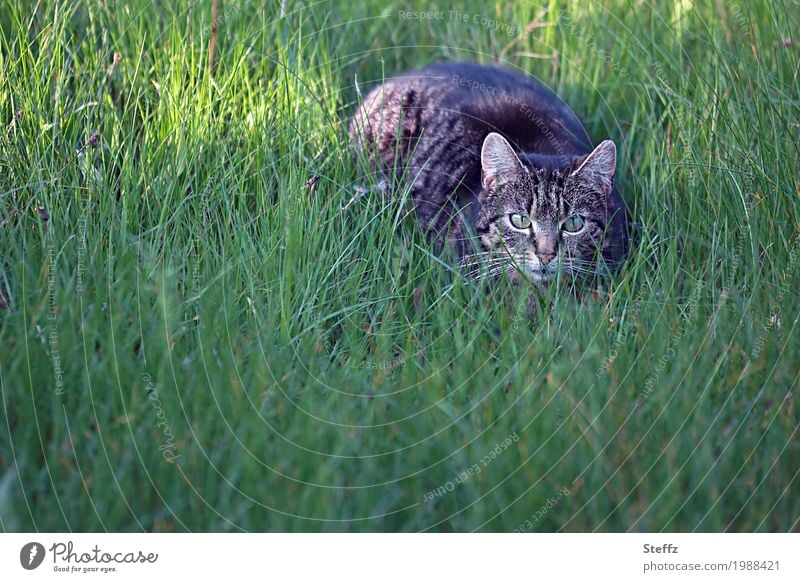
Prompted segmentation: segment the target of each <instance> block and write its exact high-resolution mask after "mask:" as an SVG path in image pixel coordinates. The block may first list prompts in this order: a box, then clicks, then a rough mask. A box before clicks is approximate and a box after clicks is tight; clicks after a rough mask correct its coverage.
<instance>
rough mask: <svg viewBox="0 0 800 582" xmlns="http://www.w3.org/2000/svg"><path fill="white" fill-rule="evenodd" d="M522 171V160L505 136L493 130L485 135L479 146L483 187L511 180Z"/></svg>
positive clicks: (516, 178) (495, 185) (515, 178)
mask: <svg viewBox="0 0 800 582" xmlns="http://www.w3.org/2000/svg"><path fill="white" fill-rule="evenodd" d="M524 172H525V168H524V167H523V165H522V162H520V161H519V158H518V157H517V154H515V153H514V148H512V147H511V144H510V143H508V141H507V140H506V138H504V137H503V136H502V135H500V134H499V133H494V132H492V133H490V134H489V135H487V136H486V139H484V140H483V147H482V148H481V175H482V177H483V187H484V188H489V187H497V186H502V185H503V184H505V183H507V182H513V181H515V180H518V179H519V178H520V177H521V176H522V175H523V173H524Z"/></svg>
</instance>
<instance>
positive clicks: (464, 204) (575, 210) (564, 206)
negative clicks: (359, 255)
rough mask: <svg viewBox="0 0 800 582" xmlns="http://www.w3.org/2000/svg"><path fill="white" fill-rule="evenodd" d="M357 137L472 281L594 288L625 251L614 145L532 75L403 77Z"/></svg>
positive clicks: (446, 71)
mask: <svg viewBox="0 0 800 582" xmlns="http://www.w3.org/2000/svg"><path fill="white" fill-rule="evenodd" d="M350 135H351V138H352V140H353V144H354V146H355V147H356V149H357V150H360V151H362V152H363V153H365V154H366V155H367V156H368V157H369V159H370V162H371V165H372V167H373V169H374V170H375V171H379V172H381V173H382V174H383V175H384V176H386V177H387V178H388V179H389V183H390V185H391V186H390V188H392V189H393V190H395V189H396V188H397V187H399V186H402V185H407V186H408V187H409V188H410V194H411V197H412V200H413V202H414V208H415V214H416V216H417V219H418V221H419V222H420V224H421V225H422V227H423V228H425V229H426V230H427V231H428V232H429V233H431V235H432V236H433V238H434V239H435V240H437V241H439V242H442V241H451V242H453V243H454V244H455V246H456V249H457V250H458V252H459V254H460V260H461V264H462V265H463V266H465V267H466V268H467V269H468V272H469V273H470V274H471V275H475V276H481V275H484V276H492V277H495V276H499V275H500V274H502V273H504V272H505V273H508V275H509V277H511V279H512V280H514V281H519V280H520V279H521V278H522V277H524V278H527V279H528V280H530V281H533V282H535V283H540V284H545V283H547V282H548V281H551V280H552V279H553V278H554V277H555V276H556V274H557V273H559V272H560V273H561V274H562V275H568V276H569V279H570V280H573V281H575V280H578V281H583V282H585V281H586V280H587V279H591V280H596V278H597V277H598V276H599V275H602V274H603V273H608V272H611V271H613V270H614V269H615V268H616V267H617V266H618V265H619V263H620V262H621V260H622V259H623V257H624V256H625V254H626V252H627V247H628V238H627V213H626V211H625V207H624V205H623V204H622V201H621V199H620V197H619V193H618V192H617V189H616V187H615V185H614V170H615V168H616V147H615V145H614V143H613V142H612V141H608V140H606V141H603V142H602V143H600V144H599V145H598V146H597V147H595V148H592V147H591V146H590V141H589V138H588V136H587V134H586V131H585V130H584V128H583V126H582V125H581V123H580V121H579V120H578V118H577V117H576V116H575V114H574V113H573V112H572V111H571V110H570V108H569V107H568V106H567V105H566V104H565V103H564V102H563V101H561V100H560V99H559V98H558V96H556V94H555V93H553V92H552V91H551V90H550V89H548V88H547V87H546V86H544V85H543V84H542V83H540V82H539V81H537V80H536V79H534V78H532V77H528V76H525V75H522V74H519V73H516V72H513V71H511V70H507V69H503V68H499V67H494V66H485V65H478V64H474V63H448V64H436V65H433V66H430V67H428V68H425V69H422V70H419V71H413V72H410V73H405V74H403V75H400V76H397V77H393V78H390V79H388V80H386V81H385V82H384V83H383V84H382V85H380V86H378V87H377V88H375V89H374V90H373V91H372V92H371V93H369V95H368V96H367V98H366V99H365V100H364V102H363V105H362V106H361V107H359V109H358V111H357V112H356V114H355V115H354V117H353V120H352V121H351V124H350Z"/></svg>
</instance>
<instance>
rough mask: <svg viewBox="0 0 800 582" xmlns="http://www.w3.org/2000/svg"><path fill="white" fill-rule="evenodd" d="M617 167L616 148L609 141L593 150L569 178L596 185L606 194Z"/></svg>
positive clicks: (609, 189)
mask: <svg viewBox="0 0 800 582" xmlns="http://www.w3.org/2000/svg"><path fill="white" fill-rule="evenodd" d="M616 167H617V146H615V145H614V142H613V141H611V140H610V139H607V140H605V141H604V142H602V143H601V144H600V145H599V146H597V147H596V148H594V151H593V152H592V153H590V154H589V155H588V156H586V158H585V159H584V160H583V162H582V163H581V164H580V165H579V166H578V169H577V170H575V171H574V172H572V174H571V176H572V177H575V178H579V179H581V180H585V181H586V182H589V183H592V184H597V185H598V186H600V187H601V188H602V190H603V192H605V193H606V194H608V193H609V192H611V184H612V182H613V179H614V170H615V169H616Z"/></svg>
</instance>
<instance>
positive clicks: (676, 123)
mask: <svg viewBox="0 0 800 582" xmlns="http://www.w3.org/2000/svg"><path fill="white" fill-rule="evenodd" d="M178 4H180V7H176V5H178ZM262 4H263V5H262ZM281 4H284V7H283V10H284V12H283V13H281V10H282V8H281ZM420 10H432V11H433V12H432V13H431V14H423V15H419V14H414V12H415V11H420ZM212 23H216V37H215V47H214V54H213V59H212V62H213V66H212V68H209V43H210V39H211V37H212V29H213V28H214V27H212ZM799 30H800V8H799V7H798V4H797V2H793V1H790V0H757V1H752V2H751V1H744V0H740V1H738V2H737V0H734V1H733V2H711V1H704V0H695V1H694V2H693V1H691V0H675V1H657V2H653V3H651V2H646V1H645V2H641V1H638V0H607V1H604V2H600V1H598V0H593V1H591V2H583V1H578V0H574V1H571V2H566V1H561V0H551V1H550V2H549V3H544V2H541V1H539V2H504V3H487V2H469V3H460V6H459V8H458V10H457V12H456V11H455V10H454V8H453V7H452V5H450V4H443V5H442V7H440V8H436V7H434V6H433V5H432V4H431V3H430V2H422V1H404V2H396V1H393V0H383V1H367V2H362V3H359V2H354V3H345V2H328V1H321V2H311V1H298V2H292V1H289V2H283V3H281V2H266V3H262V2H254V1H245V0H242V1H241V2H239V1H236V0H226V1H225V2H224V3H220V6H219V7H218V12H217V15H216V20H214V17H213V16H212V0H198V1H196V2H184V1H182V2H175V3H172V2H159V3H154V2H150V1H149V0H148V1H145V0H127V1H119V2H117V1H113V0H80V1H79V0H68V1H63V0H52V1H40V2H34V3H31V2H29V1H28V0H4V1H3V3H2V5H0V293H1V294H2V299H1V300H0V302H2V304H3V307H2V309H0V528H2V530H4V531H18V530H45V531H70V530H72V531H86V530H88V531H103V530H109V531H142V530H147V531H202V530H210V531H239V530H247V531H420V530H425V531H474V530H478V531H514V530H524V531H800V476H799V475H798V473H799V472H800V438H798V432H797V430H798V426H800V405H798V402H797V387H798V375H799V374H800V356H798V354H799V353H800V330H799V329H798V318H799V317H800V297H799V296H798V293H797V289H798V285H800V178H799V177H798V167H799V166H800V164H799V162H798V158H800V155H799V154H800V146H799V145H798V142H799V141H800V140H799V139H798V138H799V137H800V126H799V125H798V124H799V123H800V91H799V90H798V87H799V85H798V82H799V81H798V77H799V76H800V75H799V74H798V62H799V61H800V37H799V36H798V31H799ZM436 60H472V61H478V62H485V63H489V62H499V63H504V64H505V65H507V66H510V67H514V68H519V69H521V70H523V71H526V72H528V73H530V74H532V75H535V76H537V77H538V78H540V79H542V80H543V81H545V82H546V83H548V84H549V85H550V86H551V87H553V88H554V89H555V90H556V91H557V92H558V93H559V94H560V95H561V96H562V97H563V98H564V99H565V100H566V101H567V103H569V104H570V105H571V106H572V107H573V109H574V110H575V111H576V113H577V114H578V116H579V117H580V118H581V119H583V120H584V121H585V124H586V127H587V129H588V131H589V133H590V135H591V136H592V138H593V139H594V140H595V143H597V142H599V141H600V140H602V139H606V138H610V139H613V140H614V141H615V142H616V144H617V146H618V148H619V158H618V165H617V168H618V169H617V183H618V185H619V188H620V191H621V193H622V196H623V198H624V199H625V201H626V203H627V204H628V206H629V208H630V210H631V213H632V216H633V219H634V221H635V223H636V237H637V241H636V244H635V246H634V247H633V249H632V252H631V255H630V258H629V260H628V261H627V263H626V265H625V267H624V269H623V270H622V271H621V272H620V273H619V274H618V276H616V277H615V278H614V279H613V280H612V281H610V282H609V284H608V285H606V286H605V287H604V288H602V289H599V290H597V291H596V292H594V293H591V294H588V295H587V296H586V297H585V298H583V299H582V300H578V299H576V298H574V297H570V296H569V295H567V294H564V293H557V292H556V291H555V290H554V289H553V288H551V289H549V290H545V291H544V297H543V300H544V301H546V302H550V303H552V309H551V310H543V312H542V314H541V316H540V317H539V318H538V319H536V320H533V319H531V318H530V317H528V315H527V312H526V302H527V295H528V294H527V292H522V290H518V289H514V288H513V287H512V286H511V285H510V284H509V283H508V281H505V280H504V281H501V283H500V284H499V285H494V286H491V285H486V284H476V283H474V282H472V281H469V280H466V279H465V278H464V277H463V275H462V274H460V273H458V272H456V271H454V270H453V269H452V268H451V267H450V266H449V265H448V263H447V262H446V261H443V260H442V259H441V258H440V257H439V256H437V255H436V254H435V253H434V252H433V248H432V246H431V245H430V244H429V243H428V242H426V240H425V238H424V236H423V235H421V233H420V232H418V231H417V230H416V229H415V228H414V223H413V217H411V216H409V206H408V204H407V202H404V200H403V199H402V197H397V198H396V199H394V200H393V201H391V202H388V203H387V202H386V201H385V200H384V199H383V196H382V195H381V194H380V193H379V192H378V191H377V189H376V182H377V178H373V177H371V176H368V175H365V169H364V167H363V164H360V163H358V162H357V161H356V160H355V159H354V158H353V157H352V156H351V154H350V151H349V149H348V137H347V129H346V123H347V120H348V117H349V115H350V114H351V112H352V111H353V109H354V107H355V105H356V103H357V102H358V99H359V97H360V96H361V97H363V96H365V95H366V93H367V91H369V89H370V88H371V87H373V86H374V85H375V84H376V83H378V82H380V80H381V78H382V77H383V76H384V75H391V74H394V73H397V72H400V71H402V70H406V69H409V68H412V67H418V66H422V65H425V64H428V63H430V62H433V61H436Z"/></svg>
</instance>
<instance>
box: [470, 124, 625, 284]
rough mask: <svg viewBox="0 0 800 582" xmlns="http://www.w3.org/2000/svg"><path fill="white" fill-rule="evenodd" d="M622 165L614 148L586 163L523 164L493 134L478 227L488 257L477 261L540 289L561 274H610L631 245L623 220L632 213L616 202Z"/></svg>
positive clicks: (565, 159) (601, 148) (532, 160)
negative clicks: (625, 242)
mask: <svg viewBox="0 0 800 582" xmlns="http://www.w3.org/2000/svg"><path fill="white" fill-rule="evenodd" d="M616 158H617V149H616V146H615V145H614V142H612V141H608V140H607V141H604V142H602V143H601V144H600V145H598V146H597V147H596V148H595V149H594V151H593V152H591V153H590V154H588V155H584V156H558V157H557V158H556V157H548V158H544V157H539V156H535V155H530V156H527V155H521V156H517V154H516V153H515V152H514V149H513V148H512V147H511V145H510V144H509V143H508V141H506V139H505V138H503V137H502V136H501V135H499V134H497V133H490V134H489V135H488V136H487V137H486V139H485V140H484V142H483V148H482V150H481V167H482V179H483V184H482V187H483V188H482V191H481V194H480V200H479V202H480V205H479V208H478V211H477V216H476V221H475V226H476V230H477V233H478V236H479V237H480V241H481V246H482V247H483V249H482V252H480V253H477V254H476V255H473V257H472V258H473V261H475V260H476V259H481V258H482V259H486V261H481V262H482V263H483V264H484V265H488V270H483V271H482V272H484V273H490V274H492V275H497V274H499V273H501V272H507V273H508V274H509V275H510V277H511V278H512V279H513V280H518V279H519V278H520V277H525V278H527V279H528V280H531V281H534V282H537V283H546V282H548V281H550V280H552V279H553V277H554V276H555V275H556V273H557V272H558V271H559V270H560V271H561V273H562V274H563V275H566V276H567V277H568V278H572V279H573V280H586V279H587V278H593V277H595V276H597V275H600V274H602V273H603V271H604V270H607V267H608V262H609V261H608V260H609V259H611V260H612V261H613V260H615V259H616V258H618V257H616V256H615V254H616V255H618V254H619V247H620V242H621V241H620V240H619V237H624V233H623V232H620V224H621V222H620V220H619V218H620V217H619V216H615V214H618V213H620V212H624V210H623V209H622V208H620V205H619V204H618V203H616V202H615V200H613V199H612V198H613V197H614V193H613V190H614V185H613V178H614V170H615V167H616ZM545 160H546V162H547V163H545ZM556 160H557V161H556ZM615 219H616V220H615Z"/></svg>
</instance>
